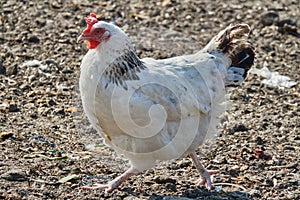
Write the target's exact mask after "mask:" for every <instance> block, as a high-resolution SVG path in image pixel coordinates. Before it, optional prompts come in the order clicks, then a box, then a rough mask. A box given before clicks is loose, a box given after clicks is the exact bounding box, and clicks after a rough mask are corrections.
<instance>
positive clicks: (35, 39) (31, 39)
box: [28, 35, 40, 43]
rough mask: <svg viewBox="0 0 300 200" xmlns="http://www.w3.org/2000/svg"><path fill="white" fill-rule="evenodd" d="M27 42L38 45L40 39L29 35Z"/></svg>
mask: <svg viewBox="0 0 300 200" xmlns="http://www.w3.org/2000/svg"><path fill="white" fill-rule="evenodd" d="M28 41H29V42H32V43H39V42H40V39H39V38H38V37H37V36H36V35H30V36H29V37H28Z"/></svg>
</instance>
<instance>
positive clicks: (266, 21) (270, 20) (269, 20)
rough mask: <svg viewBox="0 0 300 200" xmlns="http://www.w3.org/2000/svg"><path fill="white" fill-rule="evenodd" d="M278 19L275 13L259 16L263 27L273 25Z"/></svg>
mask: <svg viewBox="0 0 300 200" xmlns="http://www.w3.org/2000/svg"><path fill="white" fill-rule="evenodd" d="M278 19H279V15H278V14H277V13H275V12H268V13H266V14H264V15H262V16H261V20H260V21H261V23H262V25H263V26H271V25H272V24H275V23H276V22H277V21H278Z"/></svg>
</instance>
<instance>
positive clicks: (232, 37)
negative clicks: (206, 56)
mask: <svg viewBox="0 0 300 200" xmlns="http://www.w3.org/2000/svg"><path fill="white" fill-rule="evenodd" d="M250 32H251V29H250V27H249V25H247V24H237V25H234V26H232V25H230V26H228V27H227V28H226V29H224V30H222V31H221V32H220V33H219V34H218V35H217V36H215V37H214V38H213V39H212V40H211V41H210V42H209V43H208V44H207V45H206V47H205V48H204V49H203V50H204V51H207V52H211V51H217V52H221V53H223V54H225V55H226V56H227V57H228V58H229V59H230V60H231V66H230V67H229V68H228V75H227V80H226V85H229V86H230V85H238V84H240V83H241V82H243V80H244V79H245V78H246V77H247V74H248V73H247V72H248V71H249V69H250V68H251V66H252V65H253V63H254V58H255V53H254V48H253V46H252V45H251V44H250V43H249V42H247V41H246V40H245V38H246V37H248V36H249V34H250Z"/></svg>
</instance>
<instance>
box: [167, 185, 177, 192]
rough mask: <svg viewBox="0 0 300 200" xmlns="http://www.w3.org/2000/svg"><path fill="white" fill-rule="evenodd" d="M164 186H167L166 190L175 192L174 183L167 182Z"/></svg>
mask: <svg viewBox="0 0 300 200" xmlns="http://www.w3.org/2000/svg"><path fill="white" fill-rule="evenodd" d="M166 188H167V189H168V190H170V191H173V192H176V191H177V189H176V185H175V184H173V183H167V184H166Z"/></svg>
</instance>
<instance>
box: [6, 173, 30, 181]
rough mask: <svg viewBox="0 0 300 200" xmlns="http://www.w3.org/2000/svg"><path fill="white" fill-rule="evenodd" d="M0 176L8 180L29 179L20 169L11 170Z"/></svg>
mask: <svg viewBox="0 0 300 200" xmlns="http://www.w3.org/2000/svg"><path fill="white" fill-rule="evenodd" d="M0 178H3V179H5V180H8V181H27V180H28V178H27V175H26V174H25V173H24V172H22V171H19V170H10V171H8V172H5V173H4V174H2V175H0Z"/></svg>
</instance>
